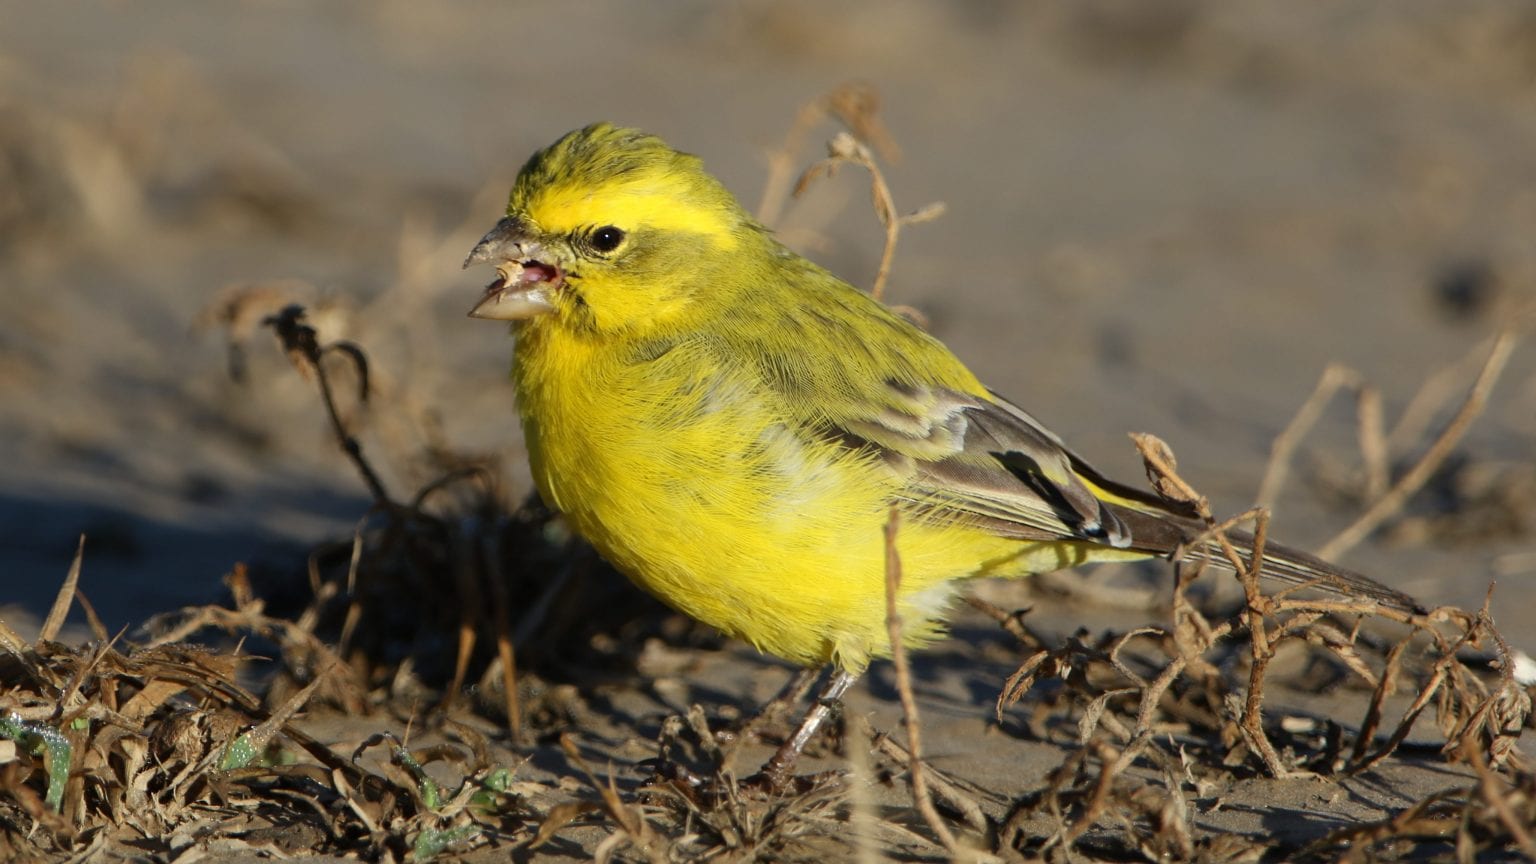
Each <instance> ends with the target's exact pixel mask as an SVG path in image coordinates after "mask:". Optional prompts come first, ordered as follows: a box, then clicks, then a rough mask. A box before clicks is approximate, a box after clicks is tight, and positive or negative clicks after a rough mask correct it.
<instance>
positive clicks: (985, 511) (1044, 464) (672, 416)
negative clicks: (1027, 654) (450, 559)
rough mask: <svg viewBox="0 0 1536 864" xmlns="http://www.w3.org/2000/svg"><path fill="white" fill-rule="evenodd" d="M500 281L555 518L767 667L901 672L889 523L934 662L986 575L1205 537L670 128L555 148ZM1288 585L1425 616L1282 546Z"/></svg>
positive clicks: (489, 258) (516, 206)
mask: <svg viewBox="0 0 1536 864" xmlns="http://www.w3.org/2000/svg"><path fill="white" fill-rule="evenodd" d="M481 262H488V263H492V264H494V265H495V266H496V267H497V270H498V276H497V279H496V280H495V281H494V282H492V283H491V285H490V286H489V287H488V288H487V290H486V294H485V296H484V297H483V298H482V299H481V301H480V302H479V304H478V305H477V306H476V307H475V309H474V311H473V312H472V313H471V314H472V315H475V316H477V317H482V318H494V319H505V320H510V321H512V322H513V324H512V332H513V335H514V336H515V347H514V355H513V368H512V379H513V382H514V384H515V387H516V395H517V401H518V406H519V409H520V411H521V415H522V422H523V431H524V435H525V437H526V441H527V447H528V454H529V460H530V462H531V464H532V469H533V476H534V479H535V481H536V482H537V484H538V488H539V491H540V492H541V493H542V495H543V496H544V498H545V500H546V501H547V502H548V503H549V504H551V505H552V506H554V507H555V508H557V509H558V510H560V511H561V512H563V513H564V514H565V515H566V516H567V517H568V518H569V519H570V521H571V522H572V523H573V524H574V525H575V527H576V529H577V530H578V531H579V532H580V533H581V534H582V535H583V536H585V537H586V538H587V539H588V540H589V541H590V542H591V543H592V545H593V546H595V547H596V548H597V550H598V551H599V552H600V553H601V554H602V555H603V556H604V557H606V558H607V559H608V560H609V561H610V562H611V563H612V564H613V565H614V566H616V567H617V568H618V569H619V570H621V571H623V572H624V573H625V574H627V575H628V576H629V577H630V578H631V579H633V580H634V581H635V582H636V583H638V584H639V585H640V586H641V587H642V588H644V589H645V590H647V591H649V592H651V593H652V594H654V595H656V596H657V597H660V598H661V599H662V600H664V601H665V602H667V603H668V604H670V605H672V606H673V607H675V608H677V609H678V610H680V611H682V612H684V613H686V614H688V615H691V616H692V617H694V618H696V619H698V620H700V621H703V622H705V623H708V624H711V625H713V626H714V627H717V628H719V629H720V630H722V631H724V632H725V633H727V634H729V635H731V636H735V637H739V638H741V639H744V640H746V641H747V642H749V643H751V644H752V645H754V646H756V647H757V648H758V649H759V650H762V651H765V652H768V653H771V654H776V655H778V656H780V657H783V658H785V659H788V660H791V661H793V662H795V663H798V664H802V665H806V666H815V665H818V664H824V663H832V664H835V665H836V666H837V667H838V669H840V670H841V672H842V675H841V677H842V678H844V679H846V680H847V681H851V680H852V677H853V676H856V675H857V674H858V673H859V672H860V671H862V669H863V668H864V667H865V666H866V665H867V664H868V662H869V660H870V659H871V658H872V657H875V656H880V655H884V654H888V653H889V646H888V644H887V642H888V637H887V632H886V628H885V578H884V572H885V558H886V552H885V541H884V538H883V532H882V529H883V527H884V525H885V524H886V522H887V518H888V514H889V512H890V510H891V508H892V507H896V508H898V509H899V511H900V512H901V514H902V519H901V523H900V525H901V527H900V531H899V535H898V538H897V548H898V550H899V552H900V558H901V564H902V581H901V589H900V596H899V605H900V610H901V612H902V614H903V616H904V617H905V618H906V619H907V621H908V622H909V626H908V627H907V629H906V633H907V634H908V635H907V638H908V639H909V640H910V641H911V643H912V644H913V645H920V644H922V643H923V642H925V641H928V640H930V639H931V638H933V637H934V635H935V634H936V632H937V631H938V630H939V629H940V628H941V626H942V621H943V619H944V617H945V615H946V612H947V610H948V608H949V606H950V604H951V601H952V600H953V599H954V597H955V595H956V593H957V590H958V587H959V585H960V582H961V580H963V579H966V578H969V577H973V576H1020V575H1024V574H1029V573H1039V572H1045V571H1051V570H1057V569H1060V568H1064V567H1071V566H1074V565H1077V564H1082V563H1084V562H1088V561H1104V560H1126V559H1136V558H1145V557H1149V556H1155V555H1166V554H1167V553H1169V552H1171V551H1172V550H1173V549H1174V548H1175V547H1176V546H1178V545H1179V544H1180V543H1182V542H1184V541H1187V540H1191V539H1193V538H1195V537H1196V536H1198V535H1199V534H1200V533H1201V532H1202V531H1203V530H1204V528H1205V525H1204V524H1203V523H1201V522H1200V521H1199V520H1197V519H1196V518H1195V516H1194V513H1193V511H1192V510H1190V509H1189V508H1188V507H1187V506H1186V505H1183V504H1180V503H1178V502H1174V501H1169V500H1165V499H1163V498H1160V497H1157V496H1155V495H1152V494H1151V493H1148V492H1143V491H1139V490H1137V489H1133V488H1131V487H1129V486H1126V485H1123V484H1120V483H1116V482H1114V481H1111V480H1109V479H1107V478H1105V477H1104V476H1102V475H1101V474H1099V473H1098V472H1097V471H1095V470H1094V469H1093V468H1091V467H1090V466H1089V465H1088V464H1087V463H1086V462H1084V461H1083V460H1082V459H1081V458H1079V457H1078V456H1077V454H1075V453H1073V452H1072V451H1071V450H1069V449H1067V448H1066V446H1065V445H1064V444H1063V443H1062V442H1061V440H1060V439H1059V438H1058V437H1057V436H1056V435H1054V434H1053V433H1051V432H1050V431H1049V430H1047V429H1046V428H1045V427H1044V426H1042V425H1041V424H1040V423H1039V422H1038V421H1036V420H1035V419H1034V418H1033V417H1031V416H1030V415H1029V414H1027V413H1025V412H1024V411H1023V410H1022V409H1020V408H1018V407H1017V406H1015V405H1013V404H1012V403H1010V402H1008V401H1007V400H1006V399H1003V398H1002V397H1000V396H998V395H997V394H996V393H993V392H992V391H990V390H988V389H987V388H986V387H985V386H984V385H983V384H982V383H981V382H980V381H978V380H977V379H976V376H974V375H972V374H971V372H970V370H968V369H967V368H966V367H965V365H964V364H962V363H961V362H960V361H959V360H958V359H956V358H955V355H954V354H952V353H951V352H950V350H949V349H948V348H946V347H945V346H944V345H943V344H942V343H940V342H939V341H938V340H937V339H935V338H933V337H932V336H930V335H928V334H927V333H925V332H923V331H922V330H920V329H919V328H917V327H916V326H914V325H913V324H911V323H910V322H908V321H907V320H905V319H903V318H902V317H900V316H898V315H896V314H894V313H893V312H891V311H890V310H889V309H887V308H886V307H885V306H883V305H881V304H880V303H879V302H878V301H876V300H874V299H873V298H871V297H870V296H869V295H868V294H866V293H864V292H862V291H859V290H857V289H855V288H853V287H852V286H850V285H848V284H847V283H846V282H844V281H842V280H841V279H839V278H837V277H836V276H833V275H832V274H830V273H828V272H827V271H826V270H823V269H822V268H821V267H819V266H817V265H816V264H813V263H811V262H810V261H808V260H806V259H805V258H803V257H801V256H799V255H797V254H795V253H794V252H791V251H790V250H788V249H786V248H785V247H784V246H782V245H781V244H780V243H779V242H778V241H777V240H775V239H774V237H773V235H772V234H771V233H770V232H769V231H768V230H767V229H765V228H764V227H763V226H762V225H759V224H758V223H757V222H755V221H754V220H753V219H752V218H751V217H750V216H749V215H748V214H747V213H746V211H745V210H743V209H742V207H741V205H740V204H739V203H737V201H736V199H735V198H734V197H733V196H732V195H731V193H730V192H728V191H727V190H726V189H725V187H724V186H722V185H721V184H720V182H719V181H718V180H716V179H715V178H714V177H712V176H711V175H710V174H708V173H707V172H706V171H705V170H704V168H703V166H702V163H701V162H700V160H699V159H698V158H697V157H695V156H691V155H688V154H685V153H680V152H678V151H676V150H673V149H672V148H671V147H669V146H667V145H666V144H665V143H664V142H662V141H661V140H660V139H658V138H656V137H654V136H651V135H647V134H644V133H642V132H639V131H636V130H632V129H622V128H617V127H614V126H611V125H608V124H605V123H598V124H595V125H592V126H588V127H586V128H585V129H580V130H577V131H575V132H571V133H569V134H567V135H566V136H565V137H563V138H561V139H560V140H558V141H556V142H555V143H554V144H552V145H550V146H549V147H548V148H546V149H544V150H542V151H540V152H538V153H536V154H534V155H533V157H532V158H530V159H529V160H528V162H527V164H526V165H524V166H523V169H522V172H521V173H520V174H519V175H518V178H517V181H516V184H515V185H514V186H513V188H512V193H511V198H510V201H509V202H508V205H507V215H506V218H504V219H502V220H501V221H500V222H498V223H497V225H496V226H495V228H493V229H492V230H491V232H490V233H488V234H487V235H486V236H485V238H484V239H483V240H482V241H481V242H480V244H479V245H478V246H476V247H475V249H474V251H473V252H472V253H471V254H470V256H469V259H468V261H467V262H466V264H465V266H469V265H470V264H475V263H481ZM1242 542H1246V541H1242ZM1195 551H1196V554H1204V555H1205V556H1207V557H1210V558H1212V559H1214V558H1215V557H1216V555H1215V552H1214V550H1213V548H1212V547H1210V546H1209V545H1207V546H1205V547H1197V549H1196V550H1195ZM1264 574H1265V575H1266V576H1272V577H1276V578H1279V579H1281V580H1283V581H1286V582H1290V583H1293V584H1297V583H1311V582H1317V583H1319V584H1320V587H1325V588H1330V590H1335V591H1343V592H1344V593H1353V594H1357V595H1361V596H1364V597H1367V598H1373V599H1375V600H1377V601H1379V602H1381V603H1382V604H1384V605H1390V606H1395V607H1400V608H1408V609H1412V608H1416V606H1415V604H1414V601H1413V600H1412V599H1411V598H1409V597H1407V596H1405V595H1403V594H1400V593H1398V592H1396V591H1393V590H1391V589H1389V588H1386V587H1384V586H1381V585H1378V584H1376V583H1374V582H1371V581H1370V580H1368V579H1365V578H1364V577H1362V576H1358V575H1356V574H1353V573H1349V572H1347V571H1342V570H1339V569H1337V568H1334V567H1332V566H1331V565H1328V564H1325V563H1324V562H1322V561H1319V560H1317V559H1314V558H1311V557H1309V556H1307V555H1305V554H1302V553H1299V552H1295V551H1292V550H1289V549H1285V548H1283V547H1278V546H1275V545H1273V544H1271V545H1269V546H1268V547H1267V548H1266V557H1265V560H1264ZM845 686H846V685H845Z"/></svg>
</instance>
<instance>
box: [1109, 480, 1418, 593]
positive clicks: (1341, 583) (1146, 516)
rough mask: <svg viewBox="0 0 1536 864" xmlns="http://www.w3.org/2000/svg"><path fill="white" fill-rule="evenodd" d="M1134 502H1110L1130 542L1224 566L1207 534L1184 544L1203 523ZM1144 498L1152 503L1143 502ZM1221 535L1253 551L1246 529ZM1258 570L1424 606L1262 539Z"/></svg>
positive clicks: (1301, 583)
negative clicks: (1182, 551) (1181, 552)
mask: <svg viewBox="0 0 1536 864" xmlns="http://www.w3.org/2000/svg"><path fill="white" fill-rule="evenodd" d="M1138 503H1139V504H1140V506H1136V507H1129V506H1124V505H1120V504H1115V505H1111V506H1112V507H1113V510H1114V512H1115V515H1116V516H1118V517H1119V518H1120V519H1121V521H1123V522H1124V523H1125V524H1126V525H1127V526H1128V527H1129V529H1130V535H1131V538H1132V540H1131V544H1132V548H1135V549H1140V550H1143V551H1146V552H1148V553H1151V554H1157V555H1168V554H1170V553H1172V552H1174V551H1175V550H1177V549H1181V548H1185V549H1187V550H1188V551H1187V552H1186V554H1187V555H1189V556H1190V557H1193V558H1203V559H1204V560H1206V561H1209V562H1210V563H1212V564H1216V565H1219V566H1222V567H1226V568H1228V569H1230V567H1231V564H1230V563H1229V562H1228V561H1227V556H1226V553H1225V552H1224V551H1223V550H1222V548H1221V544H1220V543H1219V542H1217V541H1214V540H1208V541H1205V542H1203V543H1201V544H1199V545H1196V546H1195V547H1194V548H1192V549H1191V548H1188V547H1189V544H1191V543H1194V542H1195V541H1196V540H1197V539H1198V538H1199V537H1200V536H1201V535H1202V534H1204V533H1205V530H1206V528H1205V525H1204V523H1202V522H1201V521H1200V520H1198V519H1193V518H1190V517H1188V516H1184V515H1182V514H1175V513H1173V512H1170V511H1169V510H1168V509H1166V507H1167V505H1162V504H1161V502H1155V503H1154V502H1138ZM1149 503H1150V504H1151V505H1152V506H1146V505H1147V504H1149ZM1143 507H1145V508H1146V509H1143ZM1154 508H1156V509H1154ZM1226 535H1227V539H1228V540H1230V541H1231V542H1232V545H1233V546H1234V547H1236V549H1237V551H1238V552H1239V553H1240V554H1241V556H1242V557H1243V558H1244V559H1247V558H1248V557H1249V556H1251V555H1252V554H1253V544H1254V538H1253V535H1252V534H1250V533H1248V532H1247V531H1237V530H1231V531H1227V532H1226ZM1259 575H1260V576H1261V577H1262V578H1265V579H1270V580H1273V581H1275V582H1280V583H1282V584H1284V585H1287V586H1294V587H1299V588H1306V589H1308V590H1316V591H1322V592H1325V593H1328V594H1333V595H1335V596H1339V597H1346V598H1351V599H1356V600H1374V601H1376V602H1377V603H1379V604H1381V606H1383V607H1385V608H1388V609H1396V610H1398V611H1401V612H1408V613H1410V614H1423V613H1424V612H1425V611H1426V610H1425V608H1424V606H1423V604H1421V603H1419V601H1417V600H1415V599H1413V598H1412V597H1410V596H1408V595H1407V594H1404V593H1403V592H1401V591H1398V590H1396V589H1394V588H1389V587H1387V586H1386V585H1383V584H1381V583H1380V582H1377V581H1376V580H1374V579H1371V578H1369V577H1366V576H1363V575H1361V574H1359V573H1356V572H1354V571H1353V570H1347V569H1345V568H1343V567H1339V566H1338V565H1336V564H1330V563H1328V562H1327V561H1324V560H1323V559H1321V558H1318V557H1317V556H1315V555H1309V554H1307V553H1306V552H1302V551H1301V550H1299V549H1292V548H1290V547H1289V546H1282V545H1281V544H1279V543H1270V542H1267V541H1266V542H1265V544H1264V560H1263V562H1262V566H1261V567H1260V568H1259Z"/></svg>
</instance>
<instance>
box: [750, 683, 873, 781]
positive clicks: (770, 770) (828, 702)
mask: <svg viewBox="0 0 1536 864" xmlns="http://www.w3.org/2000/svg"><path fill="white" fill-rule="evenodd" d="M857 680H859V676H858V675H857V674H856V673H853V672H849V671H848V670H846V669H835V670H833V672H832V677H831V678H828V679H827V683H826V684H824V685H823V686H822V688H821V692H820V693H817V694H816V704H814V705H812V706H811V710H809V711H807V712H805V719H803V720H801V721H800V726H799V728H797V729H796V730H795V734H793V735H791V736H789V740H787V741H785V742H784V743H783V744H781V745H780V746H779V749H778V750H776V751H774V754H773V756H772V757H771V758H770V759H769V760H768V761H767V762H766V763H764V764H763V772H762V773H763V777H764V779H766V780H767V781H768V785H769V787H770V788H773V789H779V788H782V787H783V786H784V784H785V782H786V781H788V780H789V777H790V769H791V768H793V767H794V766H795V760H796V759H798V758H799V757H800V751H801V750H804V749H805V745H806V744H807V743H809V742H810V740H811V736H813V735H815V734H816V730H817V729H819V728H820V727H821V723H822V721H823V720H826V719H827V715H828V714H831V713H832V706H833V705H834V704H836V703H837V702H838V701H839V700H840V699H842V698H843V694H844V693H847V692H848V688H849V687H851V686H853V682H855V681H857Z"/></svg>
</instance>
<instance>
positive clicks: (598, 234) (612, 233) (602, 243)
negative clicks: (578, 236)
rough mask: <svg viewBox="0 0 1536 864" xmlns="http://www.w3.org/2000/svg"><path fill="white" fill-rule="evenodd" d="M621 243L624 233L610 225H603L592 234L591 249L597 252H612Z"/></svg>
mask: <svg viewBox="0 0 1536 864" xmlns="http://www.w3.org/2000/svg"><path fill="white" fill-rule="evenodd" d="M623 242H624V232H623V231H620V230H619V229H617V228H615V227H613V226H612V225H604V226H603V227H601V228H599V229H597V230H596V231H593V232H592V248H593V249H596V250H597V251H599V252H612V251H613V250H615V249H617V248H619V244H620V243H623Z"/></svg>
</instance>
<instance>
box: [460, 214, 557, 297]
mask: <svg viewBox="0 0 1536 864" xmlns="http://www.w3.org/2000/svg"><path fill="white" fill-rule="evenodd" d="M543 251H544V250H543V247H542V246H540V244H539V243H538V242H537V241H535V240H531V239H529V238H528V237H527V236H526V234H525V232H524V229H523V224H522V223H521V222H519V221H518V220H517V219H515V218H513V217H511V216H506V217H504V218H502V220H501V221H500V222H497V223H496V227H494V228H492V229H491V230H490V232H489V233H487V234H486V235H485V236H484V237H482V238H480V242H479V243H477V244H475V248H474V249H472V250H470V253H469V257H468V258H465V259H464V267H465V268H466V269H467V268H469V267H470V266H472V265H475V264H485V263H492V264H495V265H496V280H495V281H494V282H492V283H491V284H489V285H487V286H485V295H484V296H482V297H481V298H480V301H479V302H478V303H476V304H475V307H474V308H473V309H471V310H469V315H470V317H471V318H490V319H494V320H498V321H521V320H523V319H524V318H532V317H533V316H535V315H542V314H544V313H545V312H552V311H554V308H555V302H554V295H555V292H556V291H558V290H559V288H560V286H561V284H562V282H563V281H564V279H565V274H564V273H563V272H562V271H561V269H560V267H559V265H557V264H549V263H546V262H544V261H541V260H539V256H540V255H541V254H543Z"/></svg>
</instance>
